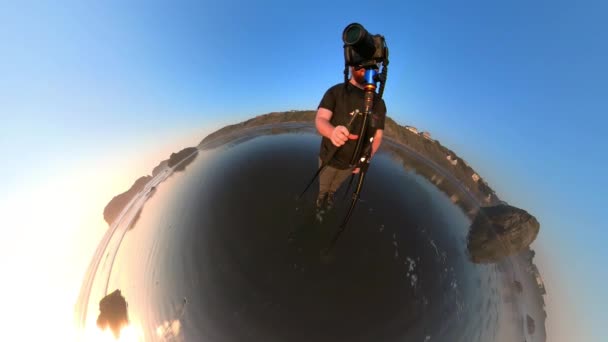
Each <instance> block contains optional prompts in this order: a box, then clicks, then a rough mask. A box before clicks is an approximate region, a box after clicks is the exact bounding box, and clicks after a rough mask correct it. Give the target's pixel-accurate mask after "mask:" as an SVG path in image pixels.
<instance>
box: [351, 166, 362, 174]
mask: <svg viewBox="0 0 608 342" xmlns="http://www.w3.org/2000/svg"><path fill="white" fill-rule="evenodd" d="M359 171H361V168H359V167H358V168H356V169H354V170H353V174H357V173H359Z"/></svg>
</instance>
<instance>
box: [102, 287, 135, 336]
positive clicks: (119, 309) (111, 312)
mask: <svg viewBox="0 0 608 342" xmlns="http://www.w3.org/2000/svg"><path fill="white" fill-rule="evenodd" d="M99 311H100V313H99V317H97V327H99V329H101V330H105V329H107V328H110V330H112V333H113V334H114V337H115V338H116V339H118V338H120V330H121V329H122V327H124V326H126V325H127V324H129V316H128V313H127V301H126V300H125V297H123V296H122V294H121V293H120V290H116V291H114V292H112V293H110V294H109V295H107V296H105V297H103V298H102V299H101V301H99Z"/></svg>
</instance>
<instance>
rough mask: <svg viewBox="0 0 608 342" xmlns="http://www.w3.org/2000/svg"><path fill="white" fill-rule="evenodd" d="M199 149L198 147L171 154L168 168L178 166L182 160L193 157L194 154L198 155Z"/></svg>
mask: <svg viewBox="0 0 608 342" xmlns="http://www.w3.org/2000/svg"><path fill="white" fill-rule="evenodd" d="M197 151H198V149H197V148H196V147H187V148H185V149H183V150H181V151H179V152H177V153H171V156H170V157H169V161H168V162H167V166H169V167H173V166H175V165H177V164H178V163H179V162H181V161H182V160H184V159H186V158H188V157H191V156H192V155H193V154H194V153H196V152H197Z"/></svg>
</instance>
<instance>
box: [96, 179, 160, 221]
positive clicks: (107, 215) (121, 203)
mask: <svg viewBox="0 0 608 342" xmlns="http://www.w3.org/2000/svg"><path fill="white" fill-rule="evenodd" d="M151 179H152V176H144V177H140V178H139V179H138V180H136V181H135V183H133V185H132V186H131V188H130V189H129V190H127V191H125V192H123V193H122V194H120V195H118V196H114V198H112V200H111V201H110V202H109V203H108V205H106V207H105V209H104V210H103V218H104V220H105V221H106V222H107V223H108V225H110V226H111V225H112V223H114V220H115V219H116V217H118V215H120V212H121V211H122V210H123V209H124V208H125V206H126V205H127V204H128V203H129V201H131V199H133V197H134V196H135V195H137V193H138V192H140V191H141V190H143V189H144V187H145V186H146V184H148V182H149V181H150V180H151Z"/></svg>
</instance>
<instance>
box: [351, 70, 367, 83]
mask: <svg viewBox="0 0 608 342" xmlns="http://www.w3.org/2000/svg"><path fill="white" fill-rule="evenodd" d="M351 73H352V75H353V78H354V79H355V81H356V82H357V83H359V84H365V68H360V69H356V68H352V70H351Z"/></svg>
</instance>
